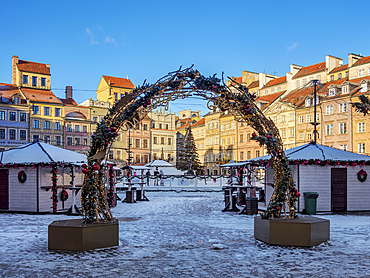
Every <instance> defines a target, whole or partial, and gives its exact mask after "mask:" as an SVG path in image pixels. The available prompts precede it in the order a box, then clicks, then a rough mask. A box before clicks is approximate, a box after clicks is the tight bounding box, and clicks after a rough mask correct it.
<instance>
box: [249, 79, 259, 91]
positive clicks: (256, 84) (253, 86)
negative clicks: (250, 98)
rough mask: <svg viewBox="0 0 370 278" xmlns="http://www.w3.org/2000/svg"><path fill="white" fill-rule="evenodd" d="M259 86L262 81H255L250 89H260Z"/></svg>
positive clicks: (250, 85)
mask: <svg viewBox="0 0 370 278" xmlns="http://www.w3.org/2000/svg"><path fill="white" fill-rule="evenodd" d="M259 85H260V81H259V80H257V81H253V82H252V83H251V84H249V86H248V89H252V88H256V87H259Z"/></svg>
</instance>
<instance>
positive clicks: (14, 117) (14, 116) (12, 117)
mask: <svg viewBox="0 0 370 278" xmlns="http://www.w3.org/2000/svg"><path fill="white" fill-rule="evenodd" d="M16 120H17V114H16V112H9V121H16Z"/></svg>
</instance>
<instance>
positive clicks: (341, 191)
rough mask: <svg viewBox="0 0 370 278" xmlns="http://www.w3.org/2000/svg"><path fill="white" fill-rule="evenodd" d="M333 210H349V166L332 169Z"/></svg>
mask: <svg viewBox="0 0 370 278" xmlns="http://www.w3.org/2000/svg"><path fill="white" fill-rule="evenodd" d="M331 211H347V168H332V169H331Z"/></svg>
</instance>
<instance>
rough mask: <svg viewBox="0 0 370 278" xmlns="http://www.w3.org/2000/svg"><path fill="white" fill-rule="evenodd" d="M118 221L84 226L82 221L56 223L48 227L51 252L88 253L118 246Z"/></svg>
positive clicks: (73, 220)
mask: <svg viewBox="0 0 370 278" xmlns="http://www.w3.org/2000/svg"><path fill="white" fill-rule="evenodd" d="M118 231H119V225H118V221H113V222H109V223H104V222H94V223H89V224H84V223H83V220H82V219H72V220H61V221H54V222H52V223H51V224H50V225H49V227H48V247H49V249H51V250H70V251H87V250H93V249H98V248H106V247H113V246H118V245H119V241H118V237H119V236H118Z"/></svg>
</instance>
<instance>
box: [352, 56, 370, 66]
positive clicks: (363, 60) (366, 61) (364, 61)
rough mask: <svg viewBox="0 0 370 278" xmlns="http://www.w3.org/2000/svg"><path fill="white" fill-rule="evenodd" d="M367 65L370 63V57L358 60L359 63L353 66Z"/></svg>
mask: <svg viewBox="0 0 370 278" xmlns="http://www.w3.org/2000/svg"><path fill="white" fill-rule="evenodd" d="M367 63H370V56H367V57H363V58H361V59H359V60H357V62H356V63H354V64H353V65H352V67H355V66H359V65H362V64H367Z"/></svg>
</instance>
